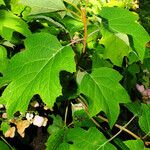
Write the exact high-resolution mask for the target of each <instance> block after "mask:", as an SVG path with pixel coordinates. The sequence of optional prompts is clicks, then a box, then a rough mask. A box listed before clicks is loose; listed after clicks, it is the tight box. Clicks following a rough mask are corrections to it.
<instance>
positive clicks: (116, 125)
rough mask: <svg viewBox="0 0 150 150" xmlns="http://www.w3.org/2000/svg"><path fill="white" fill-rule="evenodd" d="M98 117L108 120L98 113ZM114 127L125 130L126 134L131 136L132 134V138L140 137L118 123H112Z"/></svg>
mask: <svg viewBox="0 0 150 150" xmlns="http://www.w3.org/2000/svg"><path fill="white" fill-rule="evenodd" d="M98 118H100V119H101V120H103V121H105V122H108V120H107V119H106V118H104V117H102V116H100V115H98ZM114 126H115V127H117V128H119V129H120V130H122V131H125V132H127V133H128V134H130V135H131V136H133V137H134V138H136V139H140V137H139V136H137V135H136V134H134V133H133V132H131V131H130V130H128V129H126V128H125V127H124V126H121V125H118V124H115V125H114Z"/></svg>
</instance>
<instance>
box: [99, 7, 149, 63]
mask: <svg viewBox="0 0 150 150" xmlns="http://www.w3.org/2000/svg"><path fill="white" fill-rule="evenodd" d="M100 15H101V17H103V18H104V19H103V23H104V24H105V26H107V28H108V29H109V30H110V31H112V32H115V33H124V34H127V35H130V36H132V40H133V47H134V49H135V50H136V52H137V54H138V56H139V58H140V60H143V58H144V55H145V46H146V43H147V42H148V41H149V40H150V37H149V35H148V33H147V32H146V31H145V29H144V28H143V27H142V26H141V25H140V24H139V23H138V22H137V20H138V17H137V15H135V14H133V13H131V12H130V11H128V10H126V9H123V8H117V7H111V8H110V7H105V8H103V9H102V11H101V13H100ZM106 20H107V21H106Z"/></svg>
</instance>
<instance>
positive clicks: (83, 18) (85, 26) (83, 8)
mask: <svg viewBox="0 0 150 150" xmlns="http://www.w3.org/2000/svg"><path fill="white" fill-rule="evenodd" d="M81 12H82V13H81V14H82V21H83V25H84V38H83V39H84V40H83V51H82V52H83V53H85V52H86V41H87V20H86V8H85V7H82V8H81Z"/></svg>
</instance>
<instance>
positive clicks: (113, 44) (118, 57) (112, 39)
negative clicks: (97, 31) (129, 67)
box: [100, 28, 130, 66]
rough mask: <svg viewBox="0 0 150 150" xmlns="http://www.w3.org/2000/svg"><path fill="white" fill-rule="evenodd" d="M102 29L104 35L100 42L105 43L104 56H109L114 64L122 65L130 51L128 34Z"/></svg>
mask: <svg viewBox="0 0 150 150" xmlns="http://www.w3.org/2000/svg"><path fill="white" fill-rule="evenodd" d="M102 29H103V30H102V35H103V36H102V39H101V41H100V42H101V44H103V45H105V51H104V58H105V59H107V58H109V59H110V60H111V61H112V62H113V64H115V65H117V66H121V65H122V61H123V58H124V56H128V54H129V52H130V46H129V40H128V36H127V35H125V34H121V33H116V34H114V33H112V32H110V31H108V30H107V29H105V28H102Z"/></svg>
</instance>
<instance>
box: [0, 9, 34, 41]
mask: <svg viewBox="0 0 150 150" xmlns="http://www.w3.org/2000/svg"><path fill="white" fill-rule="evenodd" d="M14 31H17V32H19V33H21V34H23V35H24V36H26V37H27V36H29V35H30V34H31V32H30V30H29V29H28V25H27V24H26V23H25V22H24V21H23V20H21V19H20V18H19V17H17V16H15V15H14V14H13V13H11V12H8V11H6V10H0V35H1V36H2V37H4V38H5V39H7V40H10V39H11V37H12V33H13V32H14Z"/></svg>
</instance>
